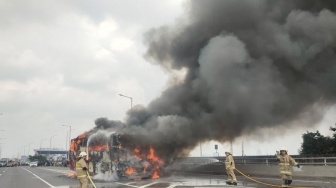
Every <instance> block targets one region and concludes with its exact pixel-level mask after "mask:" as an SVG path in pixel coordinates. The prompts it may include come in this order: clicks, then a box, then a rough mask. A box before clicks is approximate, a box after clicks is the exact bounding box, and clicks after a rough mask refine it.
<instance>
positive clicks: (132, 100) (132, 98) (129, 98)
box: [119, 94, 133, 109]
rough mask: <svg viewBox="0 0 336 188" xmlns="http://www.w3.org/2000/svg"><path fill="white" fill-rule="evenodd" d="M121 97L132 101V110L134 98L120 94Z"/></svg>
mask: <svg viewBox="0 0 336 188" xmlns="http://www.w3.org/2000/svg"><path fill="white" fill-rule="evenodd" d="M119 95H120V96H122V97H126V98H129V99H131V109H132V108H133V98H132V97H129V96H126V95H123V94H119Z"/></svg>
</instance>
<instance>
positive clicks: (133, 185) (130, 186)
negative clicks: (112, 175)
mask: <svg viewBox="0 0 336 188" xmlns="http://www.w3.org/2000/svg"><path fill="white" fill-rule="evenodd" d="M115 183H116V184H119V185H125V186H129V187H138V186H134V185H128V184H125V183H120V182H115Z"/></svg>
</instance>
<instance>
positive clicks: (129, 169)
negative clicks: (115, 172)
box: [125, 167, 134, 176]
mask: <svg viewBox="0 0 336 188" xmlns="http://www.w3.org/2000/svg"><path fill="white" fill-rule="evenodd" d="M125 173H126V174H127V175H129V176H130V175H132V174H133V173H134V169H133V168H132V167H131V168H128V169H126V171H125Z"/></svg>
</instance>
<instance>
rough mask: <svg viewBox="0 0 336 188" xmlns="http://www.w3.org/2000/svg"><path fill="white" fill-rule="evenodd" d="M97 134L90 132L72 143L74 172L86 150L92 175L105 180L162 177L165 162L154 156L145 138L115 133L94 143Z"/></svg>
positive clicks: (71, 163) (71, 157)
mask: <svg viewBox="0 0 336 188" xmlns="http://www.w3.org/2000/svg"><path fill="white" fill-rule="evenodd" d="M94 134H96V133H95V132H87V133H84V134H81V135H79V136H78V137H77V138H74V139H72V140H71V145H70V168H71V169H72V170H74V169H75V166H76V160H77V158H78V155H79V153H80V152H82V151H85V152H87V153H88V156H87V159H86V160H87V163H88V164H89V172H90V174H92V175H98V174H100V175H101V177H104V178H103V179H106V180H122V179H146V178H156V177H158V175H159V174H158V173H159V171H160V168H161V167H162V165H163V162H162V161H161V160H159V159H158V158H157V157H156V156H155V155H153V154H154V152H153V151H154V150H153V149H152V148H151V146H150V144H148V143H146V142H145V141H144V140H146V139H145V137H142V136H141V137H142V138H139V136H134V135H125V134H117V133H113V134H110V135H109V136H106V138H104V139H96V140H98V141H96V142H93V141H92V140H93V139H92V137H94V136H95V135H94ZM90 137H91V138H90ZM90 140H91V141H90ZM139 140H141V141H139ZM88 142H89V143H88Z"/></svg>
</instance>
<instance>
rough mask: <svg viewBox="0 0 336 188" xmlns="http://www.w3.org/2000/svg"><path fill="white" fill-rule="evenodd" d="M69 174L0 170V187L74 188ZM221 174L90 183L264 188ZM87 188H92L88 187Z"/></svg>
mask: <svg viewBox="0 0 336 188" xmlns="http://www.w3.org/2000/svg"><path fill="white" fill-rule="evenodd" d="M70 172H72V171H71V170H70V169H67V168H62V167H35V168H30V167H27V166H22V167H20V166H18V167H9V168H5V167H2V168H0V187H1V188H48V187H55V188H77V186H78V180H77V179H72V178H69V177H68V176H67V174H69V173H70ZM257 179H258V181H261V182H266V183H269V184H277V185H279V184H280V183H281V181H280V180H279V179H277V178H257ZM225 180H226V176H224V175H205V174H186V173H174V174H172V175H170V176H168V177H161V178H158V179H146V180H140V181H139V180H138V181H135V180H127V181H117V182H106V181H102V180H94V182H95V185H96V187H97V188H112V187H113V188H219V187H237V188H241V187H246V188H266V187H267V186H265V185H261V184H257V183H255V182H253V181H250V180H248V179H246V178H244V177H242V176H238V186H229V185H226V184H225ZM293 185H294V186H307V187H324V188H329V187H330V188H331V187H336V184H335V183H334V182H330V180H328V181H327V180H322V181H321V180H319V181H317V180H294V184H293ZM89 187H90V188H92V187H93V186H92V185H90V186H89Z"/></svg>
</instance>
